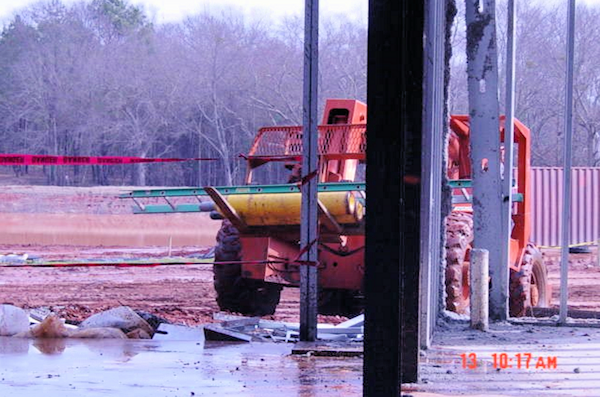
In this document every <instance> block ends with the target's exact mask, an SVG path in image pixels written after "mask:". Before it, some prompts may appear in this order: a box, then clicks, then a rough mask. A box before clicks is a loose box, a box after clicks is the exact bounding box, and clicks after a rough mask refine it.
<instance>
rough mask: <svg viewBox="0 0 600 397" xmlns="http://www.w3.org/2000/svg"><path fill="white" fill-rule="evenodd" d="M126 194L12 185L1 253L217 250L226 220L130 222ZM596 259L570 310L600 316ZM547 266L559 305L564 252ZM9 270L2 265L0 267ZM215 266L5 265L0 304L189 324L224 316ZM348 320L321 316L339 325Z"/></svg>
mask: <svg viewBox="0 0 600 397" xmlns="http://www.w3.org/2000/svg"><path fill="white" fill-rule="evenodd" d="M124 190H126V188H120V187H111V188H107V187H102V188H56V187H32V186H5V187H3V189H2V192H0V225H2V232H1V233H0V255H7V254H21V255H22V254H28V255H29V256H38V257H39V258H41V259H43V260H64V261H78V262H85V261H92V260H94V261H95V260H107V259H110V260H114V261H121V260H124V259H140V260H144V259H151V258H166V257H168V256H169V252H170V254H171V257H186V256H189V255H193V254H200V253H203V252H206V250H208V249H210V247H211V246H212V245H213V244H214V236H215V235H216V231H217V230H218V227H219V222H218V221H213V220H210V219H209V218H208V217H206V216H205V215H203V214H174V215H132V214H131V208H130V205H131V204H132V203H131V202H128V200H119V199H118V198H117V195H118V194H119V193H120V192H122V191H124ZM596 255H597V254H596V252H595V251H593V253H592V254H572V255H571V257H570V273H569V277H570V287H569V288H570V295H569V306H570V308H572V309H580V310H585V311H590V312H600V290H598V289H597V288H594V287H595V285H596V284H597V281H596V280H598V277H600V267H599V266H598V262H597V256H596ZM544 260H545V262H546V264H547V266H548V270H549V280H550V283H551V284H552V286H553V300H552V306H553V308H554V309H555V308H557V307H558V302H559V301H558V292H559V273H560V268H559V267H560V265H559V263H560V252H559V251H558V250H546V251H545V252H544ZM0 265H1V263H0ZM212 282H213V280H212V267H211V265H210V264H195V265H185V266H172V265H170V266H160V267H142V268H135V267H63V268H35V267H10V268H7V267H0V303H11V304H14V305H17V306H20V307H25V308H35V307H50V308H51V309H52V310H54V311H56V312H58V313H59V314H60V315H61V316H63V317H64V318H66V319H68V320H72V321H81V320H83V319H84V318H86V317H88V316H89V315H91V314H93V313H96V312H98V311H101V310H105V309H108V308H111V307H115V306H119V305H128V306H131V307H132V308H134V309H136V310H143V311H147V312H150V313H153V314H156V315H158V316H161V317H164V318H166V319H167V320H169V321H171V322H174V323H183V324H188V325H195V324H201V323H206V322H210V321H212V315H213V313H215V312H217V311H218V307H217V305H216V303H215V293H214V289H213V285H212ZM298 297H299V292H298V290H297V289H293V288H287V289H284V291H283V293H282V297H281V303H280V305H279V306H278V309H277V311H276V313H275V315H273V316H270V318H271V319H275V320H279V321H290V322H297V321H298V317H299V313H298V311H299V307H298ZM343 320H344V318H343V317H337V316H322V317H320V321H323V322H332V323H338V322H340V321H343Z"/></svg>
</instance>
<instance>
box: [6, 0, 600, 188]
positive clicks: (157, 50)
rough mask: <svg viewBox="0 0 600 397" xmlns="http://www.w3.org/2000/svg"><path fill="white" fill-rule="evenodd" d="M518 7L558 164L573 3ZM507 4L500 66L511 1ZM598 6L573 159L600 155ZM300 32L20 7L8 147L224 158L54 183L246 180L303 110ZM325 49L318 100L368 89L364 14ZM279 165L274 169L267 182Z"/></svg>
mask: <svg viewBox="0 0 600 397" xmlns="http://www.w3.org/2000/svg"><path fill="white" fill-rule="evenodd" d="M449 1H451V0H449ZM458 5H459V6H460V5H461V2H460V1H459V2H458ZM518 7H519V8H518V10H519V19H518V26H517V46H518V47H517V48H518V52H517V70H516V73H517V79H518V80H517V97H516V101H517V109H516V115H517V117H518V118H519V119H521V120H522V121H523V122H524V123H525V124H526V125H527V126H529V127H530V128H531V130H532V140H533V162H534V165H544V166H558V165H560V164H561V161H562V153H561V149H560V148H561V147H562V125H563V122H562V120H563V113H564V112H563V95H564V69H565V61H564V57H565V50H564V48H565V45H564V43H565V36H566V28H565V20H566V17H565V10H564V9H563V8H560V7H550V6H548V5H534V4H532V3H528V2H524V3H523V2H519V4H518ZM498 9H499V13H498V20H499V47H500V50H501V51H500V66H501V71H502V70H503V67H504V63H505V59H504V58H505V57H504V54H503V53H502V51H504V49H503V48H504V47H503V46H504V44H503V41H504V40H505V31H506V29H505V28H504V24H503V23H502V20H503V18H504V17H505V16H504V14H503V11H502V10H503V9H505V5H504V4H503V3H501V4H500V5H499V7H498ZM463 15H464V13H463V14H461V13H460V12H459V15H458V17H457V19H456V21H455V23H454V34H453V36H452V42H453V46H454V47H455V48H454V51H453V52H454V57H453V59H452V62H451V67H452V69H451V70H452V78H451V81H450V89H449V93H450V97H449V107H450V111H451V113H464V112H465V110H466V109H467V104H466V98H467V90H466V73H465V66H466V65H465V64H464V62H465V61H464V59H465V57H464V37H465V32H464V23H463V22H462V19H464V18H463ZM598 20H600V12H599V11H598V10H597V9H595V8H587V7H585V6H580V7H579V8H578V14H577V21H578V30H577V37H576V43H577V55H576V59H575V62H576V72H577V75H576V88H575V90H576V92H575V100H576V102H575V120H576V134H575V148H574V153H575V158H574V164H576V165H586V166H592V165H595V166H600V74H598V73H597V72H596V68H595V66H596V64H599V63H600V28H599V27H598V24H597V23H596V21H598ZM302 41H303V21H302V18H300V17H290V18H287V19H284V20H281V21H270V20H269V19H268V18H267V17H265V19H263V20H260V21H256V20H248V19H246V18H244V16H243V14H241V13H236V12H235V11H234V10H230V11H227V12H222V13H219V14H210V13H201V14H198V15H194V16H190V17H188V18H186V19H185V20H183V21H181V22H178V23H170V24H153V23H152V22H151V21H150V20H149V18H148V17H147V15H146V14H145V12H144V10H143V9H141V8H139V7H136V6H134V5H131V4H129V3H128V2H127V1H125V0H92V1H90V2H86V3H78V4H72V5H64V4H62V3H61V2H60V1H59V0H52V1H49V2H45V3H39V4H37V5H34V6H31V7H29V8H27V9H26V10H24V11H22V12H20V13H19V14H18V15H15V16H14V17H13V18H12V20H11V21H10V22H9V23H8V24H6V25H5V27H4V29H3V31H2V33H1V35H0V153H31V154H49V155H55V154H57V155H94V156H105V155H114V156H139V157H212V158H217V159H218V161H214V162H197V163H193V162H190V163H177V164H175V163H173V164H162V165H154V164H146V165H135V166H93V167H45V168H44V169H43V172H44V176H45V182H46V183H48V184H56V185H65V184H72V185H102V184H124V185H130V184H135V185H172V186H176V185H187V186H198V185H229V184H238V183H241V182H242V179H243V175H244V173H245V162H244V161H243V160H242V159H240V158H239V154H240V153H245V152H247V151H248V148H249V147H250V144H251V142H252V139H253V137H254V134H255V132H256V131H257V130H258V128H260V127H262V126H268V125H298V124H301V122H302V117H301V116H302V78H303V70H302V68H303V46H302ZM319 55H320V69H319V90H320V104H321V105H322V104H323V103H324V99H325V98H334V97H337V98H356V99H359V100H362V101H365V100H366V73H367V29H366V26H365V25H364V24H362V23H360V22H354V21H352V20H350V19H345V18H343V17H337V18H336V19H335V20H324V21H322V24H321V28H320V48H319ZM440 89H441V88H440ZM501 99H503V94H502V96H501ZM320 108H321V107H320ZM374 133H376V132H374ZM274 168H277V167H274ZM280 168H281V167H280ZM277 170H278V171H281V170H279V169H278V168H277ZM24 171H27V170H23V169H21V168H17V169H15V173H18V174H19V175H22V174H23V173H24ZM23 177H24V178H25V177H26V175H24V176H23ZM280 178H281V175H280V172H277V171H275V170H274V171H273V172H271V173H266V174H265V175H264V176H263V180H261V182H265V183H273V182H277V181H279V182H280V180H279V179H280Z"/></svg>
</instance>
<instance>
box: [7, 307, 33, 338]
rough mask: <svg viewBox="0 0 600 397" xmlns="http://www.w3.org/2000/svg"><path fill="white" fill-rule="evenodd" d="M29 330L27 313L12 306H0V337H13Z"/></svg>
mask: <svg viewBox="0 0 600 397" xmlns="http://www.w3.org/2000/svg"><path fill="white" fill-rule="evenodd" d="M28 329H29V316H28V315H27V312H26V311H25V310H23V309H21V308H19V307H16V306H13V305H0V336H13V335H15V334H18V333H19V332H25V331H27V330H28Z"/></svg>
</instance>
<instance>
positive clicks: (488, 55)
mask: <svg viewBox="0 0 600 397" xmlns="http://www.w3.org/2000/svg"><path fill="white" fill-rule="evenodd" d="M495 8H496V2H495V0H467V1H466V22H467V62H468V65H467V73H468V89H469V116H470V119H471V121H470V126H471V134H470V136H471V139H470V141H471V165H472V166H471V167H472V177H473V224H474V235H475V238H474V246H475V248H482V249H486V250H488V252H489V255H490V257H489V260H490V264H489V266H490V269H489V270H490V277H491V279H492V288H491V290H490V318H491V319H492V320H505V319H506V318H507V317H508V309H507V305H506V301H507V299H508V298H507V294H506V291H503V290H502V288H501V285H502V282H501V275H502V273H503V271H504V268H505V265H504V263H502V248H501V244H498V242H499V241H502V238H503V237H504V235H503V234H502V228H501V227H498V225H500V224H501V223H502V200H501V193H502V192H501V184H500V153H499V151H500V134H499V103H498V55H497V48H496V22H495V20H496V15H495V13H496V12H495Z"/></svg>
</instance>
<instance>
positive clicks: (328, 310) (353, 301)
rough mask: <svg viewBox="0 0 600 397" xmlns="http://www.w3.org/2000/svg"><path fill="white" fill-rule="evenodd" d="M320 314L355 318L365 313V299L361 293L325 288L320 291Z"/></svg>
mask: <svg viewBox="0 0 600 397" xmlns="http://www.w3.org/2000/svg"><path fill="white" fill-rule="evenodd" d="M318 304H319V309H318V310H319V314H323V315H331V316H345V317H355V316H358V315H359V314H361V313H362V312H363V311H364V308H365V305H364V297H363V295H362V293H361V292H360V291H354V290H347V289H334V288H323V289H320V290H319V302H318Z"/></svg>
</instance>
